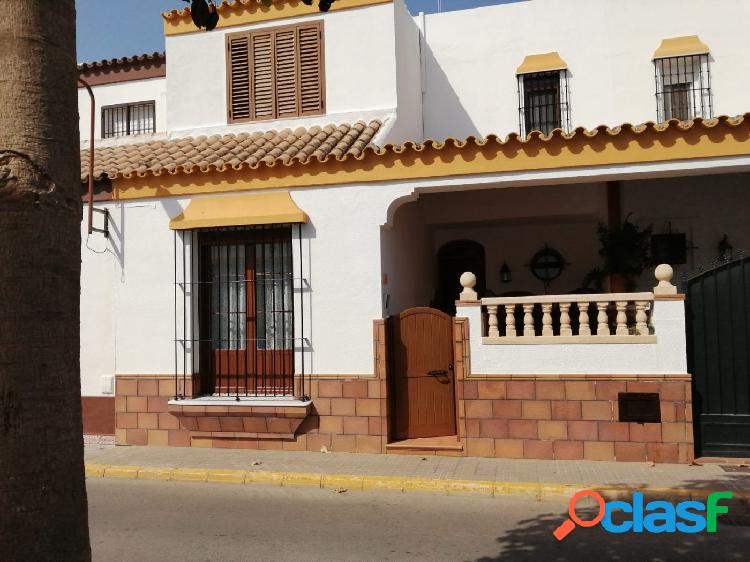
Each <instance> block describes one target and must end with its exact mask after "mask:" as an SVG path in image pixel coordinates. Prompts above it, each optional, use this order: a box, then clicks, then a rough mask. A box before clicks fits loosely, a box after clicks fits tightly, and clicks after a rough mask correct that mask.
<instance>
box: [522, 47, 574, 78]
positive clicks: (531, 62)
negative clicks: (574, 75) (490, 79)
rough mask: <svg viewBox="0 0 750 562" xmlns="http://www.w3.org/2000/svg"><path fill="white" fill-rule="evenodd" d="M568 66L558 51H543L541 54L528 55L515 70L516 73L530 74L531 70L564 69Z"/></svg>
mask: <svg viewBox="0 0 750 562" xmlns="http://www.w3.org/2000/svg"><path fill="white" fill-rule="evenodd" d="M566 68H568V63H566V62H565V61H564V60H563V59H562V57H561V56H560V53H558V52H557V51H555V52H552V53H544V54H541V55H529V56H527V57H526V58H525V59H523V62H522V63H521V66H519V67H518V70H516V74H531V73H532V72H548V71H550V70H564V69H566Z"/></svg>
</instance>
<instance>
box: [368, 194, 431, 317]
mask: <svg viewBox="0 0 750 562" xmlns="http://www.w3.org/2000/svg"><path fill="white" fill-rule="evenodd" d="M380 259H381V269H382V272H381V273H382V277H383V317H387V316H389V315H391V314H398V313H400V312H402V311H403V310H406V309H407V308H411V307H413V306H429V305H430V301H431V299H432V297H433V294H434V292H435V289H436V288H437V268H436V263H435V253H434V251H433V242H432V233H431V231H430V228H429V226H428V225H427V224H425V220H424V211H423V207H422V206H421V205H419V204H418V203H407V204H405V205H402V206H401V207H400V208H399V209H398V210H397V211H396V213H395V215H394V221H393V226H392V227H387V226H384V227H382V228H381V235H380Z"/></svg>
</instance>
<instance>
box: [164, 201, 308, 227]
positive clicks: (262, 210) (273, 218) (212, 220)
mask: <svg viewBox="0 0 750 562" xmlns="http://www.w3.org/2000/svg"><path fill="white" fill-rule="evenodd" d="M299 222H307V215H306V214H305V212H304V211H303V210H302V209H300V208H299V207H298V206H297V205H296V203H295V202H294V201H293V200H292V196H291V195H289V192H288V191H284V192H278V193H255V194H251V195H225V196H216V197H201V198H198V199H193V200H192V201H191V202H190V204H189V205H188V206H187V208H185V210H184V211H183V212H182V214H181V215H180V216H178V217H176V218H174V219H172V220H171V221H170V222H169V228H171V229H172V230H187V229H190V228H210V227H215V226H249V225H255V224H285V223H299Z"/></svg>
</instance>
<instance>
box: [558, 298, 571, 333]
mask: <svg viewBox="0 0 750 562" xmlns="http://www.w3.org/2000/svg"><path fill="white" fill-rule="evenodd" d="M560 335H561V336H572V335H573V328H571V327H570V303H567V302H563V303H560Z"/></svg>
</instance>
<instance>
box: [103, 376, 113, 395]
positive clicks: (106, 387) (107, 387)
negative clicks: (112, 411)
mask: <svg viewBox="0 0 750 562" xmlns="http://www.w3.org/2000/svg"><path fill="white" fill-rule="evenodd" d="M99 380H100V384H101V386H100V390H101V391H102V394H114V393H115V377H113V376H112V375H104V376H102V377H101V378H100V379H99Z"/></svg>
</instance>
